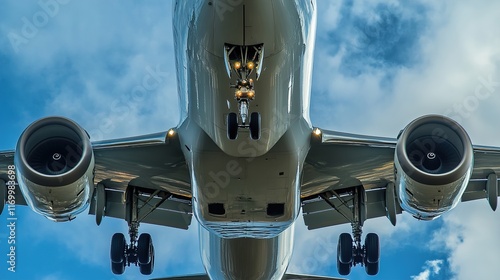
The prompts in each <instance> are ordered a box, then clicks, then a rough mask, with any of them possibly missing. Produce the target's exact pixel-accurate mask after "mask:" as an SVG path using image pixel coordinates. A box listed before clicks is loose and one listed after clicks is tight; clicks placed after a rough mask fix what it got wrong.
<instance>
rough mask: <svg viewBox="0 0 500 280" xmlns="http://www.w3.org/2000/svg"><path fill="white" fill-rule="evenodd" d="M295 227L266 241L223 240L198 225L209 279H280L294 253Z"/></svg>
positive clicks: (203, 260) (249, 239)
mask: <svg viewBox="0 0 500 280" xmlns="http://www.w3.org/2000/svg"><path fill="white" fill-rule="evenodd" d="M293 231H294V227H293V226H292V227H289V229H287V230H286V231H284V232H283V233H281V234H280V235H278V236H276V237H273V238H267V239H255V238H235V239H225V238H221V237H220V236H218V235H216V234H214V233H212V232H210V231H207V230H206V229H204V228H203V227H201V226H200V228H199V233H200V248H201V256H202V262H203V264H204V266H205V269H206V271H207V273H208V275H209V277H210V279H224V280H226V279H238V280H246V279H249V280H250V279H251V280H259V279H262V280H269V279H272V280H278V279H282V277H283V275H284V274H285V271H286V268H287V266H288V264H289V262H290V258H291V256H292V251H293Z"/></svg>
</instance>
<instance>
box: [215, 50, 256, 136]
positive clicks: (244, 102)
mask: <svg viewBox="0 0 500 280" xmlns="http://www.w3.org/2000/svg"><path fill="white" fill-rule="evenodd" d="M263 58H264V45H263V44H258V45H251V46H245V45H244V46H241V45H231V44H225V45H224V60H225V64H226V70H227V74H228V76H229V78H232V76H233V74H235V75H236V76H237V77H236V81H235V83H234V84H231V85H230V88H234V89H235V92H234V99H236V101H237V103H238V113H235V112H231V113H229V114H228V116H227V137H228V138H229V139H231V140H234V139H236V138H237V137H238V129H239V128H246V129H249V130H250V138H251V139H253V140H258V139H260V135H261V132H260V130H261V128H260V127H261V116H260V113H258V112H252V113H251V114H250V115H249V108H250V102H251V101H253V100H254V99H255V88H254V78H255V79H259V76H260V72H261V70H262V60H263Z"/></svg>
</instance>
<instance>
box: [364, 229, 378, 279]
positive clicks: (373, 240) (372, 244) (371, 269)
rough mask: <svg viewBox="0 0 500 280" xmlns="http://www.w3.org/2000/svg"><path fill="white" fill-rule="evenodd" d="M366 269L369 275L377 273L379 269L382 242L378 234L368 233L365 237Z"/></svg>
mask: <svg viewBox="0 0 500 280" xmlns="http://www.w3.org/2000/svg"><path fill="white" fill-rule="evenodd" d="M365 250H366V254H365V261H364V263H365V270H366V273H367V274H368V275H376V274H377V273H378V271H379V262H380V243H379V238H378V235H377V234H375V233H368V234H367V235H366V238H365Z"/></svg>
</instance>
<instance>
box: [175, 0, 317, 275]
mask: <svg viewBox="0 0 500 280" xmlns="http://www.w3.org/2000/svg"><path fill="white" fill-rule="evenodd" d="M315 24H316V23H315V2H314V1H302V0H296V1H292V0H281V1H269V0H252V1H247V0H211V1H210V0H198V1H176V2H175V3H174V40H175V47H176V59H177V61H176V62H177V65H176V66H177V75H178V90H179V95H180V99H181V111H182V117H181V124H180V126H179V128H178V133H179V137H180V140H181V144H182V147H183V152H184V155H185V157H186V161H187V163H188V166H189V169H190V172H191V182H192V191H193V208H194V210H193V211H194V215H195V216H196V218H197V220H198V221H199V222H200V224H201V226H200V239H201V253H202V260H203V263H204V265H205V269H206V271H207V273H208V274H209V276H210V278H211V279H281V277H282V276H283V274H284V273H285V270H286V268H287V266H288V264H289V260H290V257H291V253H292V244H293V223H294V221H295V219H296V218H297V216H298V214H299V210H300V175H301V171H302V165H303V162H304V159H305V156H306V155H307V152H308V150H309V145H310V144H309V141H310V135H311V130H312V129H311V124H310V121H309V98H310V88H311V73H312V59H313V58H312V54H313V48H314V35H315ZM224 44H232V45H245V46H246V45H256V44H263V46H264V55H263V56H264V58H263V60H262V65H261V67H262V69H261V74H260V76H259V78H258V80H256V81H255V99H254V100H253V101H251V102H250V106H249V112H250V113H251V112H259V113H260V115H261V136H260V138H259V139H258V140H253V139H251V138H250V136H249V132H248V129H246V128H240V129H239V132H238V137H237V139H235V140H230V139H229V138H228V136H227V124H226V120H227V115H228V114H229V113H231V112H236V113H237V112H238V106H237V105H238V103H237V101H236V100H235V89H234V88H230V84H234V83H235V79H236V78H235V77H234V76H232V77H230V76H229V75H228V74H227V71H226V64H225V60H224Z"/></svg>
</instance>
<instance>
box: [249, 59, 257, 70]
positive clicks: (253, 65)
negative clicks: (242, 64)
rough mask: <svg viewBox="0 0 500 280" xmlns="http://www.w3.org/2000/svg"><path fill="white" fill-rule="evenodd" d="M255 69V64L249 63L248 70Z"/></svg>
mask: <svg viewBox="0 0 500 280" xmlns="http://www.w3.org/2000/svg"><path fill="white" fill-rule="evenodd" d="M254 67H255V63H254V62H253V61H249V62H248V63H247V68H248V69H250V70H252V69H253V68H254Z"/></svg>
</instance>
